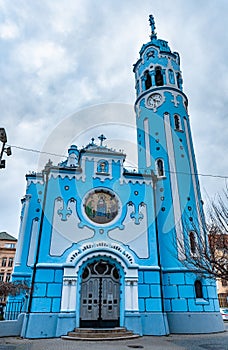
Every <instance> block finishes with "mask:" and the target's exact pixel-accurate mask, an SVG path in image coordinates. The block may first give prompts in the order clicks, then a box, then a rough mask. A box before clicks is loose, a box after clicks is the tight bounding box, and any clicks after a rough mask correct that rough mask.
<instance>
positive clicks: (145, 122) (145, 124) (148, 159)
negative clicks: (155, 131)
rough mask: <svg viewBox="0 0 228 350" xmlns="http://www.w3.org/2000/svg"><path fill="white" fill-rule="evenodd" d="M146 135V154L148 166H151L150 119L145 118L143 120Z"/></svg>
mask: <svg viewBox="0 0 228 350" xmlns="http://www.w3.org/2000/svg"><path fill="white" fill-rule="evenodd" d="M143 127H144V135H145V156H146V166H147V167H148V168H149V167H150V166H151V156H150V132H149V120H148V118H145V119H144V121H143Z"/></svg>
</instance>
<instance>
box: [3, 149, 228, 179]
mask: <svg viewBox="0 0 228 350" xmlns="http://www.w3.org/2000/svg"><path fill="white" fill-rule="evenodd" d="M7 146H8V147H11V148H16V149H19V150H22V151H26V152H34V153H39V154H46V155H50V156H55V157H61V158H66V155H62V154H57V153H51V152H46V151H40V150H36V149H33V148H26V147H22V146H16V145H7ZM127 168H132V169H135V167H133V166H127ZM139 170H144V169H142V168H139ZM165 172H167V173H170V174H182V175H195V176H204V177H213V178H221V179H228V175H215V174H202V173H188V172H184V171H171V170H166V169H165Z"/></svg>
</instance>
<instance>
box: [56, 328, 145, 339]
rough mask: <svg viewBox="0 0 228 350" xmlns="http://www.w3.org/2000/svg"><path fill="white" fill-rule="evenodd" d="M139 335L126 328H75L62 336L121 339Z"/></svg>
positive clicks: (70, 337) (66, 337) (63, 337)
mask: <svg viewBox="0 0 228 350" xmlns="http://www.w3.org/2000/svg"><path fill="white" fill-rule="evenodd" d="M138 337H140V335H139V334H134V333H132V332H131V331H128V330H127V329H126V328H122V327H116V328H75V330H74V331H72V332H68V334H67V335H65V336H62V339H66V340H90V341H91V340H95V341H98V340H99V341H100V340H101V341H103V340H123V339H133V338H138Z"/></svg>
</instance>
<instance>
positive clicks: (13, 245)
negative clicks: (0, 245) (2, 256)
mask: <svg viewBox="0 0 228 350" xmlns="http://www.w3.org/2000/svg"><path fill="white" fill-rule="evenodd" d="M5 248H15V243H6V244H5Z"/></svg>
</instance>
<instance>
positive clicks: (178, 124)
mask: <svg viewBox="0 0 228 350" xmlns="http://www.w3.org/2000/svg"><path fill="white" fill-rule="evenodd" d="M174 125H175V130H178V131H179V130H181V121H180V117H179V115H177V114H175V115H174Z"/></svg>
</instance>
